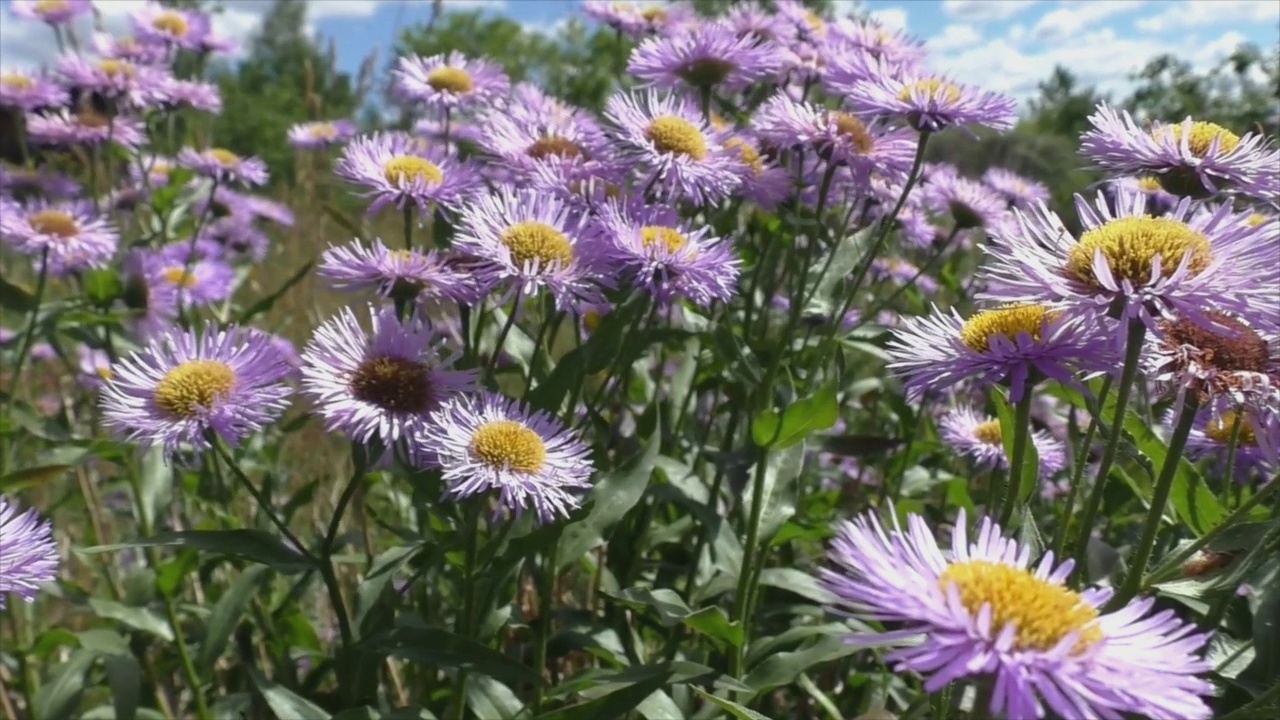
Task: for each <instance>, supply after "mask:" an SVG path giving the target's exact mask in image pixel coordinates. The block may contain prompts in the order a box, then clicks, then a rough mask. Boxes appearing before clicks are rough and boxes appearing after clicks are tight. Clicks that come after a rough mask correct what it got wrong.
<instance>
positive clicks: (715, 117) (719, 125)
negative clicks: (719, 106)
mask: <svg viewBox="0 0 1280 720" xmlns="http://www.w3.org/2000/svg"><path fill="white" fill-rule="evenodd" d="M730 127H731V126H730V125H729V121H728V120H725V119H724V117H723V116H721V115H720V113H718V112H715V111H714V110H713V111H712V112H711V128H712V129H713V130H717V131H720V132H723V131H725V130H728V129H729V128H730Z"/></svg>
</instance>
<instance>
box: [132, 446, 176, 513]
mask: <svg viewBox="0 0 1280 720" xmlns="http://www.w3.org/2000/svg"><path fill="white" fill-rule="evenodd" d="M138 479H139V486H140V487H139V488H138V493H139V495H140V496H141V497H140V498H139V501H140V505H141V506H142V507H141V510H142V515H143V517H141V518H138V520H139V521H140V524H141V525H142V527H144V528H154V527H155V526H156V520H157V519H158V518H159V517H160V516H161V514H162V513H163V512H164V508H166V507H168V505H169V501H170V500H171V499H172V498H173V472H172V471H171V470H170V469H169V465H168V463H166V462H165V459H164V448H162V447H158V446H157V447H152V448H151V449H150V450H147V451H146V453H145V454H144V455H143V456H142V464H141V467H140V468H139V475H138Z"/></svg>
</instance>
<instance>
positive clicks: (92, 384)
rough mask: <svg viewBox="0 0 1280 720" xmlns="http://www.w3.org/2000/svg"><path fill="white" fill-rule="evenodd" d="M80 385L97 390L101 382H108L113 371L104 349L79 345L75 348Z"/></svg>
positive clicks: (109, 358)
mask: <svg viewBox="0 0 1280 720" xmlns="http://www.w3.org/2000/svg"><path fill="white" fill-rule="evenodd" d="M76 355H77V360H78V363H77V364H78V369H79V370H80V377H79V378H78V379H79V381H80V385H81V386H83V387H85V388H87V389H89V390H97V389H98V388H100V387H102V384H103V383H106V382H109V381H110V380H111V379H112V378H113V377H115V373H114V372H113V371H112V370H111V356H110V355H108V354H107V352H106V351H105V350H98V349H96V348H91V347H89V346H88V345H81V346H79V347H78V348H76Z"/></svg>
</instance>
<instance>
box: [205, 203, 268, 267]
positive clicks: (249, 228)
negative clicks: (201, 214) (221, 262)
mask: <svg viewBox="0 0 1280 720" xmlns="http://www.w3.org/2000/svg"><path fill="white" fill-rule="evenodd" d="M196 244H197V246H199V247H200V248H203V249H204V250H203V251H202V253H201V257H205V258H221V259H225V260H246V259H247V260H249V261H250V262H254V263H260V262H262V261H263V260H265V259H266V258H267V251H268V250H270V248H271V238H269V237H267V234H266V233H264V232H263V231H262V230H261V229H260V228H259V227H258V226H257V225H256V224H254V219H253V216H251V215H227V216H226V217H220V218H217V219H216V220H213V221H211V222H208V223H205V225H204V227H202V228H201V229H200V236H199V238H198V239H197V240H196Z"/></svg>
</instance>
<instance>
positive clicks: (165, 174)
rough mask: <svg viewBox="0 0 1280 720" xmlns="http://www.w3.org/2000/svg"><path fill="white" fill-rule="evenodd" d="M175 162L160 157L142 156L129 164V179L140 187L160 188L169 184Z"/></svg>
mask: <svg viewBox="0 0 1280 720" xmlns="http://www.w3.org/2000/svg"><path fill="white" fill-rule="evenodd" d="M173 170H174V165H173V160H171V159H170V158H166V157H161V156H159V155H142V156H139V157H137V158H135V159H134V160H133V161H131V162H130V163H129V179H130V180H132V181H133V182H134V183H136V184H139V185H147V186H149V187H152V188H160V187H164V186H166V185H168V184H169V179H170V178H171V177H172V175H173Z"/></svg>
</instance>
